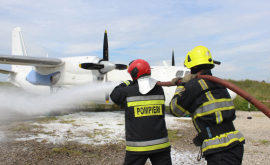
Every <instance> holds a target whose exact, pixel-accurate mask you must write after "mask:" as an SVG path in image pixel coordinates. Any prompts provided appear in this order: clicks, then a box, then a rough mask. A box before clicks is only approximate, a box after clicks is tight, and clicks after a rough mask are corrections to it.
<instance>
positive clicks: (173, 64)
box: [172, 50, 175, 66]
mask: <svg viewBox="0 0 270 165" xmlns="http://www.w3.org/2000/svg"><path fill="white" fill-rule="evenodd" d="M172 66H175V63H174V50H173V51H172Z"/></svg>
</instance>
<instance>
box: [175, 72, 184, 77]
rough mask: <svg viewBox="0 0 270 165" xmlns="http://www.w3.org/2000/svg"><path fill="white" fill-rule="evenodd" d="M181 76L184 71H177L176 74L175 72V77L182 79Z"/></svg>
mask: <svg viewBox="0 0 270 165" xmlns="http://www.w3.org/2000/svg"><path fill="white" fill-rule="evenodd" d="M183 74H184V71H182V70H178V71H177V72H176V75H175V76H176V77H183Z"/></svg>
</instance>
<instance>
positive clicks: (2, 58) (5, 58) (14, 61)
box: [0, 55, 64, 74]
mask: <svg viewBox="0 0 270 165" xmlns="http://www.w3.org/2000/svg"><path fill="white" fill-rule="evenodd" d="M0 64H11V65H30V66H38V67H56V66H59V65H62V64H64V61H62V60H61V59H58V58H44V57H30V56H16V55H0ZM1 73H2V72H1ZM8 74H9V73H8Z"/></svg>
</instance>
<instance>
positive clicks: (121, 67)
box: [115, 64, 128, 70]
mask: <svg viewBox="0 0 270 165" xmlns="http://www.w3.org/2000/svg"><path fill="white" fill-rule="evenodd" d="M115 65H116V68H115V69H118V70H125V69H128V66H127V65H125V64H115Z"/></svg>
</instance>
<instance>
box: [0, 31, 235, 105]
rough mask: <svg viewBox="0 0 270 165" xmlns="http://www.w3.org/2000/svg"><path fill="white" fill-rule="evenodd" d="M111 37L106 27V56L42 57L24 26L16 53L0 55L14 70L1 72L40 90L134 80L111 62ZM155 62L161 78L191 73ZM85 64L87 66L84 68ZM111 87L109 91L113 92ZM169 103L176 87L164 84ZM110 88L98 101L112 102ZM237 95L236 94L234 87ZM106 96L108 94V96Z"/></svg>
mask: <svg viewBox="0 0 270 165" xmlns="http://www.w3.org/2000/svg"><path fill="white" fill-rule="evenodd" d="M108 53H109V52H108V39H107V32H106V31H105V35H104V43H103V59H102V58H100V57H97V56H81V57H68V58H60V59H58V58H48V57H47V58H45V57H44V58H42V57H30V56H28V55H27V52H26V48H25V45H24V41H23V37H22V33H21V29H20V28H19V27H17V28H15V29H14V30H13V31H12V55H0V63H1V64H11V65H12V66H11V70H10V71H9V70H3V69H0V73H3V74H10V76H9V78H8V80H7V81H8V82H10V83H12V84H14V85H16V86H18V87H21V88H22V89H24V90H26V91H28V92H31V93H37V94H50V93H53V92H56V91H58V90H59V89H65V88H71V87H73V86H78V85H85V84H89V83H93V84H95V83H106V82H107V81H110V82H121V81H125V80H130V79H131V78H130V75H129V74H128V73H127V70H126V69H127V65H124V64H114V63H112V62H109V57H108ZM164 64H165V66H151V69H152V73H151V77H152V78H154V79H156V80H159V81H168V80H171V79H172V78H174V77H183V76H185V75H187V74H189V73H190V71H189V69H187V68H186V67H183V66H174V57H173V62H172V65H173V66H169V65H168V64H167V63H166V62H164ZM83 68H84V69H83ZM109 92H110V91H108V93H109ZM164 92H165V97H166V101H165V105H169V102H170V100H171V98H172V97H173V95H174V92H175V87H164ZM108 93H107V92H105V93H100V96H97V98H98V99H97V100H96V101H95V102H96V103H98V104H105V103H106V102H107V103H109V104H112V103H113V102H112V101H111V100H109V94H108ZM230 95H231V96H232V98H233V99H234V98H235V97H236V94H235V93H234V92H231V91H230ZM104 96H105V97H104Z"/></svg>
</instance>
